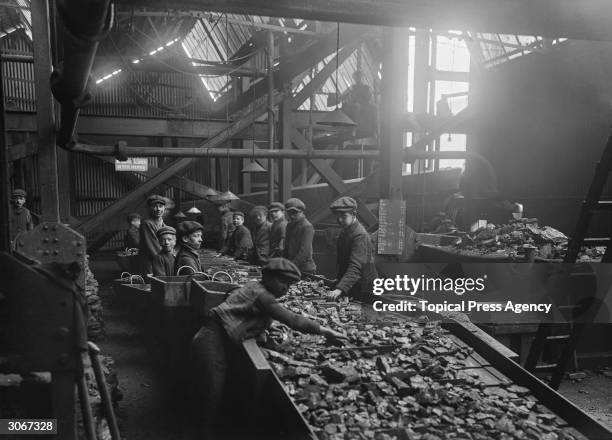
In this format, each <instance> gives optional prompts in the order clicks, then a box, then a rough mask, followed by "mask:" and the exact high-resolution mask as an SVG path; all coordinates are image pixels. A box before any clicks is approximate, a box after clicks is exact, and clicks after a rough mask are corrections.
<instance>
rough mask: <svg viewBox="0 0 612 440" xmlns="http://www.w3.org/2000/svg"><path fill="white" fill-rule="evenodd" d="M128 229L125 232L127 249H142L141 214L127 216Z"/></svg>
mask: <svg viewBox="0 0 612 440" xmlns="http://www.w3.org/2000/svg"><path fill="white" fill-rule="evenodd" d="M126 220H127V222H128V225H129V226H128V228H127V231H125V239H124V241H123V243H124V244H123V245H124V247H125V248H126V249H138V248H140V214H138V213H136V212H132V213H131V214H128V216H127V219H126Z"/></svg>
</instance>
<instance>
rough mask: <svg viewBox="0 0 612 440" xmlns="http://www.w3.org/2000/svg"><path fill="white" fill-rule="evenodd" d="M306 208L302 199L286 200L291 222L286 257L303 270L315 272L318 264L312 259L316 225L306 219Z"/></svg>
mask: <svg viewBox="0 0 612 440" xmlns="http://www.w3.org/2000/svg"><path fill="white" fill-rule="evenodd" d="M305 210H306V205H304V202H302V201H301V200H300V199H289V200H287V202H285V212H286V213H287V216H288V217H289V223H287V232H286V237H285V250H284V257H285V258H287V259H289V260H291V261H292V262H293V263H294V264H295V265H296V266H297V267H298V269H300V270H301V271H302V272H306V273H315V272H316V270H317V266H316V264H315V262H314V260H313V259H312V240H313V238H314V227H313V226H312V224H311V223H310V222H309V221H308V220H306V216H305V215H304V211H305Z"/></svg>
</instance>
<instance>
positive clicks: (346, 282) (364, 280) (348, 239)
mask: <svg viewBox="0 0 612 440" xmlns="http://www.w3.org/2000/svg"><path fill="white" fill-rule="evenodd" d="M329 208H330V209H331V211H332V212H333V213H334V215H335V216H336V221H337V222H338V224H339V225H340V227H341V228H342V231H341V232H340V236H339V237H338V243H337V251H338V257H337V258H338V277H337V279H338V281H337V282H336V285H335V287H334V290H333V291H331V292H330V293H329V296H330V298H333V299H336V298H338V297H340V296H341V295H346V296H348V297H349V298H351V299H355V300H358V301H362V302H370V301H371V299H372V288H373V287H372V283H373V282H374V278H376V277H377V276H378V275H377V273H376V266H375V265H374V249H373V246H372V241H371V240H370V235H369V234H368V232H367V231H366V230H365V228H364V227H363V226H362V225H361V223H359V220H357V202H356V201H355V199H353V198H352V197H340V198H339V199H338V200H336V201H334V202H333V203H332V204H331V205H330V207H329Z"/></svg>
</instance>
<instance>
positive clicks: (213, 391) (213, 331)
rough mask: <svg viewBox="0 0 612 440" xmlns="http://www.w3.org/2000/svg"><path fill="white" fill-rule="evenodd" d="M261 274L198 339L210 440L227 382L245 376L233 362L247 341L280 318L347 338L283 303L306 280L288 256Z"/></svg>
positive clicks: (232, 296)
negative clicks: (280, 301)
mask: <svg viewBox="0 0 612 440" xmlns="http://www.w3.org/2000/svg"><path fill="white" fill-rule="evenodd" d="M261 273H262V279H261V280H260V281H251V282H249V283H247V284H245V285H244V286H242V287H240V288H238V289H236V290H233V291H232V292H230V293H229V296H228V297H227V299H226V300H225V302H223V303H222V304H220V305H219V306H217V307H215V308H213V309H212V310H211V311H210V314H209V319H208V320H207V321H206V324H205V325H204V326H203V327H202V328H201V329H200V330H199V331H198V332H197V333H196V335H195V336H194V338H193V340H192V345H191V348H192V350H191V351H192V355H193V367H194V370H193V373H194V380H195V383H196V386H197V392H198V397H199V398H201V399H202V402H201V404H200V405H198V411H199V414H201V417H202V419H201V421H202V426H201V428H202V431H203V432H202V433H201V434H203V435H204V436H205V437H204V438H211V437H209V436H210V434H211V433H212V432H211V431H212V428H213V423H215V421H217V420H218V416H219V414H220V412H219V410H220V407H221V403H222V400H223V396H224V395H225V394H226V390H225V387H226V383H229V381H226V378H229V376H230V374H231V373H234V372H235V374H239V373H238V371H235V368H236V367H237V366H236V365H232V364H231V363H230V361H231V359H232V358H233V357H234V356H233V354H234V352H235V351H236V350H237V349H238V344H240V343H241V342H242V341H244V340H245V339H248V338H254V337H258V336H261V335H263V333H264V331H265V330H266V329H267V328H268V327H269V326H270V324H271V323H272V320H274V319H275V320H277V321H280V322H282V323H284V324H286V325H288V326H289V327H291V328H293V329H295V330H297V331H300V332H303V333H312V334H319V335H324V336H326V337H329V338H345V336H344V335H343V334H342V333H339V332H337V331H334V330H332V329H331V328H329V327H324V326H321V325H319V324H318V323H317V322H316V321H314V320H311V319H308V318H306V317H303V316H300V315H298V314H295V313H293V312H291V311H289V310H287V309H286V308H284V307H283V306H282V305H280V304H279V302H278V298H280V297H282V296H284V295H285V294H286V293H287V291H288V289H289V286H290V285H291V284H292V283H294V282H296V281H299V280H300V271H299V270H298V268H297V267H296V266H295V265H294V264H293V263H291V262H290V261H288V260H286V259H284V258H271V259H270V261H268V263H267V264H266V266H264V268H263V269H262V272H261ZM238 367H239V366H238ZM228 370H229V371H228Z"/></svg>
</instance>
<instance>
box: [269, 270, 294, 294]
mask: <svg viewBox="0 0 612 440" xmlns="http://www.w3.org/2000/svg"><path fill="white" fill-rule="evenodd" d="M264 285H265V286H266V288H267V289H268V290H269V291H270V292H271V293H272V295H274V296H275V297H277V298H280V297H281V296H284V295H286V294H287V292H288V291H289V286H290V285H291V281H289V280H288V279H286V278H285V277H279V276H274V275H272V276H268V277H266V278H265V280H264Z"/></svg>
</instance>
